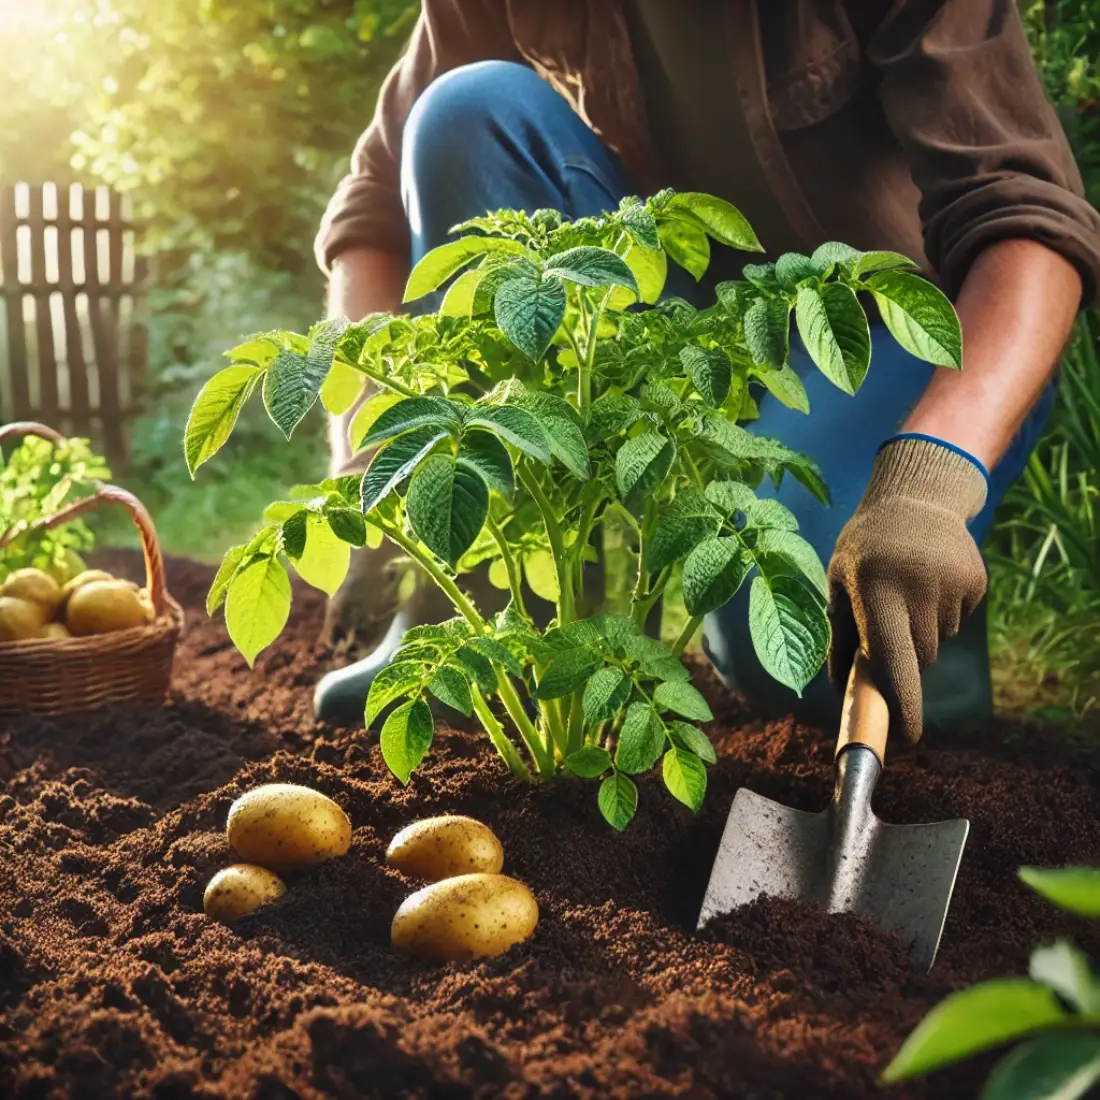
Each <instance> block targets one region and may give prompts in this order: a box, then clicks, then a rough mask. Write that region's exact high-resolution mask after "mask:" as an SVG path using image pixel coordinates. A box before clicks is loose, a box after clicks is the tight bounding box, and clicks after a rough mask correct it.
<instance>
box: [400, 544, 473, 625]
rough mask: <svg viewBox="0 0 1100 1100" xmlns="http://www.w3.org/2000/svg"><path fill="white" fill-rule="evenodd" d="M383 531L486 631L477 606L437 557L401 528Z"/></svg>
mask: <svg viewBox="0 0 1100 1100" xmlns="http://www.w3.org/2000/svg"><path fill="white" fill-rule="evenodd" d="M383 531H385V533H386V534H387V535H389V537H390V538H391V539H393V541H394V542H396V543H397V545H398V546H400V547H401V549H402V550H404V551H405V553H406V554H408V555H409V557H410V558H412V559H413V561H415V562H417V563H418V564H419V565H420V566H422V567H423V569H424V571H425V572H426V573H427V574H428V576H429V577H431V578H432V580H433V581H435V583H436V584H437V585H439V587H440V588H441V589H443V592H444V594H445V595H446V596H447V599H449V600H450V601H451V603H453V604H454V605H455V607H456V608H457V609H458V611H459V612H460V613H461V615H462V617H463V618H464V619H465V620H466V621H467V622H468V623H469V624H470V625H471V626H474V627H476V628H477V631H478V633H479V634H483V633H484V632H485V625H486V624H485V620H484V619H483V618H482V617H481V616H480V615H479V614H478V613H477V608H475V607H474V605H473V604H472V603H470V601H469V600H468V599H467V598H466V595H465V594H464V593H463V591H462V589H460V588H459V587H458V585H457V584H455V582H454V581H453V580H452V579H451V578H450V577H448V576H447V574H446V573H444V572H443V570H442V569H441V568H440V567H439V565H438V564H437V563H436V561H435V559H434V558H432V557H430V556H429V555H428V554H425V553H424V551H423V550H421V549H420V547H419V546H417V545H416V543H415V542H413V540H412V539H410V538H409V537H408V535H406V534H405V532H404V531H402V530H401V529H400V528H398V527H392V526H390V525H388V524H387V525H386V526H385V527H383Z"/></svg>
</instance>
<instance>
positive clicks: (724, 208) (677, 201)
mask: <svg viewBox="0 0 1100 1100" xmlns="http://www.w3.org/2000/svg"><path fill="white" fill-rule="evenodd" d="M665 210H666V211H677V210H688V211H690V213H691V214H692V215H694V216H695V217H696V218H698V219H699V221H700V222H702V223H703V225H704V227H705V228H706V231H707V232H708V233H709V234H710V235H711V236H712V237H713V238H714V239H715V240H716V241H718V243H719V244H724V245H728V246H729V247H730V248H736V249H739V250H740V251H742V252H763V251H764V249H763V246H762V245H761V244H760V242H759V241H758V240H757V239H756V234H755V233H754V232H753V229H752V226H751V225H749V222H748V219H747V218H746V217H745V216H744V215H743V214H742V213H741V211H740V210H738V209H737V207H736V206H734V205H733V204H732V203H729V202H726V200H725V199H719V198H716V197H715V196H714V195H706V194H703V193H701V192H697V191H681V192H680V193H679V194H678V195H673V197H672V198H671V199H670V200H669V202H668V205H667V206H666V207H665ZM677 262H679V261H677Z"/></svg>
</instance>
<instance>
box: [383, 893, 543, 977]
mask: <svg viewBox="0 0 1100 1100" xmlns="http://www.w3.org/2000/svg"><path fill="white" fill-rule="evenodd" d="M538 920H539V906H538V902H537V901H535V895H534V894H532V893H531V891H530V890H529V889H528V888H527V887H526V886H525V885H524V884H523V883H522V882H519V881H517V880H516V879H514V878H509V877H508V876H507V875H485V874H477V875H458V876H457V877H456V878H447V879H443V881H442V882H435V883H433V884H432V885H431V886H425V887H424V889H423V890H417V892H416V893H415V894H413V895H411V896H410V897H408V898H406V899H405V901H404V902H403V903H402V904H401V908H400V909H398V910H397V913H396V915H395V916H394V918H393V924H392V925H391V926H390V943H391V944H392V945H393V946H394V947H396V948H397V949H398V950H399V951H407V952H409V953H410V954H413V955H425V956H427V957H428V958H433V959H448V960H461V959H476V958H488V957H492V956H495V955H503V954H504V952H505V951H507V950H509V948H512V947H515V945H516V944H517V943H522V942H523V941H524V940H526V939H528V938H529V937H530V935H531V933H532V932H534V930H535V925H537V924H538Z"/></svg>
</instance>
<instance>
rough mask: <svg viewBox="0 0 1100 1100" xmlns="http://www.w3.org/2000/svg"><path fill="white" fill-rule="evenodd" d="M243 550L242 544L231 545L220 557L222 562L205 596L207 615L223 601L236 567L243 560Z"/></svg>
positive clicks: (215, 609)
mask: <svg viewBox="0 0 1100 1100" xmlns="http://www.w3.org/2000/svg"><path fill="white" fill-rule="evenodd" d="M244 552H245V547H244V546H243V545H241V546H231V547H230V548H229V549H228V550H227V551H226V552H225V557H224V558H222V563H221V565H219V566H218V572H217V573H216V574H215V576H214V583H213V584H212V585H211V586H210V591H209V593H207V596H206V613H207V615H213V614H214V612H215V611H217V610H218V608H219V607H221V605H222V604H223V603H224V602H225V594H226V592H228V591H229V582H230V581H231V580H232V579H233V576H234V574H235V573H236V572H237V567H238V566H239V565H240V564H241V562H242V561H244Z"/></svg>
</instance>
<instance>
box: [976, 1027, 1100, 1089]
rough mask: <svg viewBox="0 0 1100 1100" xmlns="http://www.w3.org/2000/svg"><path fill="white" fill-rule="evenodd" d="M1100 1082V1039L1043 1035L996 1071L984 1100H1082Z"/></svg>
mask: <svg viewBox="0 0 1100 1100" xmlns="http://www.w3.org/2000/svg"><path fill="white" fill-rule="evenodd" d="M1098 1081H1100V1036H1098V1035H1083V1034H1074V1033H1070V1034H1065V1035H1060V1034H1055V1035H1043V1036H1042V1037H1040V1038H1038V1039H1032V1040H1031V1041H1030V1042H1028V1043H1024V1044H1023V1045H1022V1046H1020V1047H1018V1048H1017V1049H1016V1050H1014V1051H1012V1052H1011V1053H1010V1054H1009V1055H1007V1056H1006V1057H1005V1058H1004V1059H1002V1061H1001V1062H1000V1063H999V1064H998V1065H997V1067H996V1068H995V1069H994V1070H993V1073H992V1074H991V1075H990V1078H989V1080H988V1081H987V1082H986V1085H985V1088H984V1089H983V1090H982V1097H981V1100H1081V1098H1082V1097H1084V1096H1085V1094H1086V1093H1088V1092H1089V1090H1090V1089H1091V1088H1092V1086H1093V1085H1095V1084H1096V1083H1097V1082H1098Z"/></svg>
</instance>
